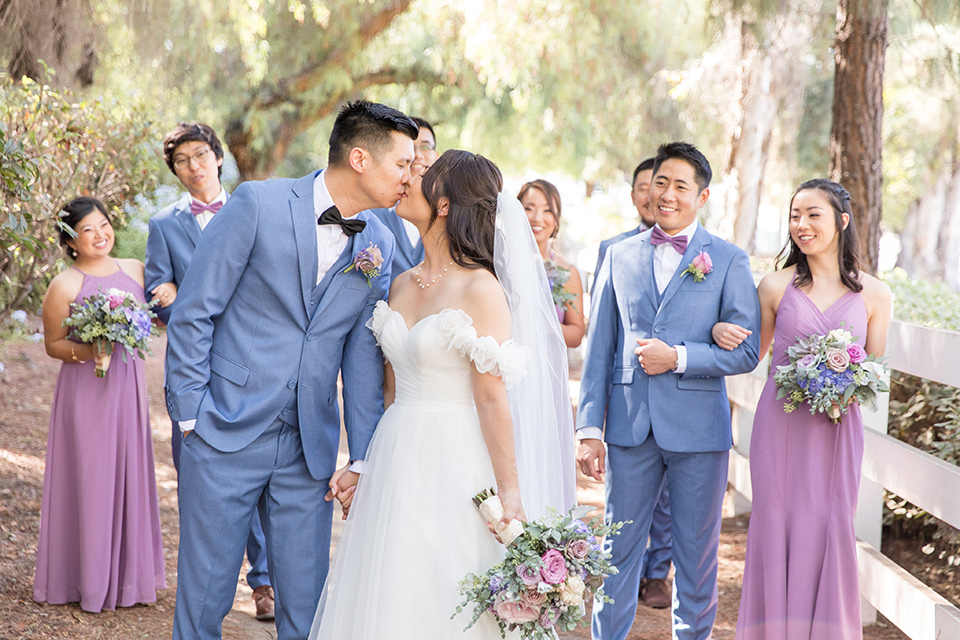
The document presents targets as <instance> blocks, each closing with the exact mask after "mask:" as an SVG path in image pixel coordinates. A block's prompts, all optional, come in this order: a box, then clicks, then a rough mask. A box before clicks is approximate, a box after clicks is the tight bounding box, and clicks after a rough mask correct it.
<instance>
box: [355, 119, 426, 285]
mask: <svg viewBox="0 0 960 640" xmlns="http://www.w3.org/2000/svg"><path fill="white" fill-rule="evenodd" d="M413 121H414V122H416V123H417V124H418V125H419V126H420V133H418V134H417V139H416V140H415V141H414V158H413V164H411V165H410V175H414V176H416V175H423V172H424V171H426V170H427V169H429V168H430V165H432V164H433V163H434V162H436V161H437V158H439V157H440V154H439V153H438V152H437V138H436V136H435V135H434V133H433V126H431V124H430V123H429V122H427V121H426V120H424V119H423V118H417V117H413ZM371 213H372V214H373V215H375V216H377V217H378V218H380V222H382V223H383V224H385V225H387V228H388V229H390V232H391V233H392V234H393V237H394V239H395V240H396V241H397V251H396V253H395V254H394V255H393V276H394V277H397V276H398V275H400V274H401V273H403V272H404V271H407V270H409V269H412V268H413V267H415V266H417V265H418V264H420V263H421V262H422V261H423V241H422V240H421V239H420V231H419V230H418V229H417V228H416V227H415V226H414V225H413V223H412V222H407V221H406V220H404V219H403V218H401V217H400V216H398V215H397V208H396V207H391V208H390V209H373V210H372V211H371Z"/></svg>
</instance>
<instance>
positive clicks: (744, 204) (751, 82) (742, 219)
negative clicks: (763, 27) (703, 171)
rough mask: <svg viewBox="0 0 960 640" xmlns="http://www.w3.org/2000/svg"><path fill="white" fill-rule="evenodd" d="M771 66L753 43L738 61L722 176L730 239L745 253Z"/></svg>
mask: <svg viewBox="0 0 960 640" xmlns="http://www.w3.org/2000/svg"><path fill="white" fill-rule="evenodd" d="M749 38H750V40H753V37H752V36H749ZM754 42H755V40H754ZM772 66H773V60H772V57H771V55H768V54H767V52H764V51H761V50H760V49H759V48H756V47H753V48H752V50H750V52H749V53H748V54H747V55H746V56H745V57H744V59H743V61H742V68H743V78H742V90H741V98H740V117H739V123H738V124H737V128H736V131H735V132H734V135H733V139H732V140H731V142H730V160H729V163H728V165H727V175H726V176H725V177H724V183H725V184H726V185H727V186H728V189H729V190H728V194H729V195H728V196H727V207H728V209H727V215H728V218H732V219H733V220H734V223H733V241H734V242H735V243H736V244H737V245H738V246H740V247H741V248H743V249H744V250H746V251H747V252H748V253H750V252H751V251H752V250H753V244H754V237H755V235H756V229H757V214H758V212H759V209H760V192H761V190H762V188H763V175H764V170H765V169H766V165H767V156H768V150H769V148H770V139H771V137H772V135H773V120H774V118H776V115H777V96H776V94H775V92H774V88H773V87H772V82H773V78H772V75H773V74H772V71H771V68H772ZM728 180H729V182H728Z"/></svg>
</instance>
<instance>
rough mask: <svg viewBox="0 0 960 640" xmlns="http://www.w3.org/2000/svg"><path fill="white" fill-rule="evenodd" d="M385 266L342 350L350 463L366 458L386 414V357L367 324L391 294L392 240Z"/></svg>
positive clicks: (384, 252)
mask: <svg viewBox="0 0 960 640" xmlns="http://www.w3.org/2000/svg"><path fill="white" fill-rule="evenodd" d="M380 249H381V251H382V255H383V265H382V266H381V269H380V275H379V276H378V277H377V278H376V279H375V280H374V281H373V282H371V285H372V287H373V289H374V290H375V292H376V294H377V295H376V296H370V298H369V299H368V300H367V303H366V305H364V308H363V312H362V313H361V314H360V317H359V318H357V321H356V323H355V324H354V325H353V328H351V329H350V332H349V333H348V334H347V337H346V341H345V343H344V347H343V364H342V365H341V367H340V373H341V375H342V376H343V414H344V415H343V421H344V428H345V430H346V432H347V446H348V449H349V451H350V459H351V460H362V459H364V458H366V455H367V446H368V445H369V444H370V439H371V438H372V437H373V431H374V429H375V428H376V426H377V423H378V422H379V421H380V416H381V415H383V354H382V353H381V351H380V347H379V346H378V345H377V340H376V338H375V337H374V335H373V331H371V330H370V328H369V327H367V321H368V320H370V318H371V317H372V316H373V309H374V307H375V306H376V304H377V301H378V300H386V299H387V294H388V293H389V291H390V281H391V278H392V277H393V276H392V268H393V259H394V255H395V250H396V244H395V243H394V241H393V237H392V236H391V237H390V238H388V239H386V241H385V242H382V243H380Z"/></svg>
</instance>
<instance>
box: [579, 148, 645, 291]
mask: <svg viewBox="0 0 960 640" xmlns="http://www.w3.org/2000/svg"><path fill="white" fill-rule="evenodd" d="M651 177H653V158H647V159H646V160H644V161H643V162H641V163H640V164H638V165H637V168H636V169H634V170H633V182H631V183H630V199H631V200H632V201H633V206H634V207H635V208H636V210H637V213H638V214H639V215H640V224H638V225H637V227H636V228H634V229H630V230H629V231H624V232H623V233H621V234H619V235H616V236H613V237H612V238H607V239H606V240H604V241H603V242H601V243H600V250H599V251H598V252H597V267H596V268H595V269H594V270H593V276H594V278H593V287H596V284H597V278H596V276H597V274H598V273H600V265H602V264H603V258H604V256H606V255H607V249H609V248H610V247H611V246H613V245H615V244H617V243H618V242H620V241H621V240H626V239H627V238H632V237H633V236H635V235H638V234H640V233H642V232H644V231H646V230H647V229H649V228H650V227H652V226H653V225H654V222H655V220H654V219H653V212H652V211H651V210H650V178H651ZM593 287H591V289H590V293H591V294H593Z"/></svg>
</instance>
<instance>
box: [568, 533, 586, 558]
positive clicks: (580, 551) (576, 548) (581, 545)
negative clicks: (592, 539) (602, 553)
mask: <svg viewBox="0 0 960 640" xmlns="http://www.w3.org/2000/svg"><path fill="white" fill-rule="evenodd" d="M588 553H590V543H589V542H587V541H586V540H584V539H582V538H580V539H577V540H572V541H570V544H568V545H567V555H568V556H570V557H571V558H573V559H574V560H582V559H583V558H586V557H587V554H588Z"/></svg>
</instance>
